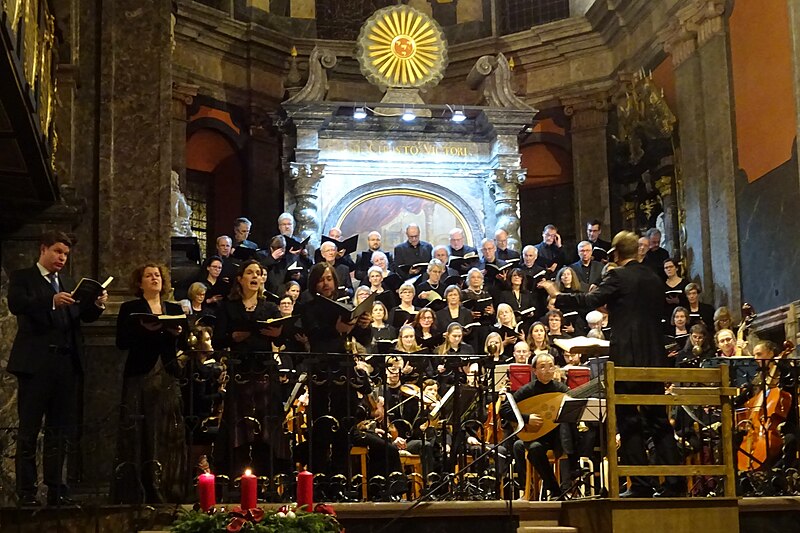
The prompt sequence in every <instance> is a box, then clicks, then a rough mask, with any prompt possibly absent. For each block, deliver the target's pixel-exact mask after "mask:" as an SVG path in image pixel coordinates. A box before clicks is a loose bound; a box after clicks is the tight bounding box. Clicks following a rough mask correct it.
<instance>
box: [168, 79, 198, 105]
mask: <svg viewBox="0 0 800 533" xmlns="http://www.w3.org/2000/svg"><path fill="white" fill-rule="evenodd" d="M199 90H200V86H199V85H194V84H192V83H179V82H172V98H173V99H175V100H178V101H180V102H183V103H184V104H185V105H187V106H188V105H192V102H193V101H194V97H195V96H197V91H199Z"/></svg>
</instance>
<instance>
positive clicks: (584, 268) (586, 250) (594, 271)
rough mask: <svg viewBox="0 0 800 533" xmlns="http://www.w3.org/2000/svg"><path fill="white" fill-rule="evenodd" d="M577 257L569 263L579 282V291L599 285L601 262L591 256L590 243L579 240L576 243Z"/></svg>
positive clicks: (601, 277) (601, 269) (585, 290)
mask: <svg viewBox="0 0 800 533" xmlns="http://www.w3.org/2000/svg"><path fill="white" fill-rule="evenodd" d="M578 257H580V259H579V260H578V261H575V262H574V263H572V264H571V265H570V268H571V269H572V270H573V271H574V272H575V274H576V275H577V276H578V281H580V283H581V291H583V292H589V290H590V289H593V288H594V287H597V286H598V285H600V280H602V279H603V264H602V263H600V261H595V260H594V257H592V243H590V242H589V241H581V242H579V243H578Z"/></svg>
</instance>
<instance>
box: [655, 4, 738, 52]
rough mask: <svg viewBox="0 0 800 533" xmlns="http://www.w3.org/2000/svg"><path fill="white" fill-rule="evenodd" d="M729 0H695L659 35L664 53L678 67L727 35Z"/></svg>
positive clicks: (679, 11) (677, 14)
mask: <svg viewBox="0 0 800 533" xmlns="http://www.w3.org/2000/svg"><path fill="white" fill-rule="evenodd" d="M724 13H725V0H692V1H691V2H690V3H689V4H688V5H686V6H684V7H682V8H680V9H679V10H678V11H677V12H676V13H675V16H674V17H673V18H671V19H670V21H669V23H668V24H667V26H666V28H664V29H663V30H661V31H660V32H659V34H658V38H659V41H660V42H661V43H662V46H663V47H664V51H665V52H667V53H668V54H670V56H672V64H673V65H675V66H676V67H677V66H678V65H680V64H681V63H683V62H684V61H686V60H687V59H688V58H689V57H691V55H692V54H693V53H694V51H695V50H697V48H698V47H699V46H702V45H703V44H704V43H706V42H707V41H708V40H709V39H711V38H712V37H713V36H715V35H719V34H721V33H723V31H724V29H725V26H724V19H723V17H722V15H723V14H724Z"/></svg>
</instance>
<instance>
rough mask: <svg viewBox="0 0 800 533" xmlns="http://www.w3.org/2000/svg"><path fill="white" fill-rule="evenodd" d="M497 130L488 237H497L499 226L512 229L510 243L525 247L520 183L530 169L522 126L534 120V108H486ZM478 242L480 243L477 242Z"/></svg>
mask: <svg viewBox="0 0 800 533" xmlns="http://www.w3.org/2000/svg"><path fill="white" fill-rule="evenodd" d="M484 113H486V117H487V119H488V120H489V123H490V124H491V125H492V127H493V128H494V131H495V139H494V143H493V144H492V162H493V166H494V169H492V170H491V171H490V173H489V176H488V177H487V181H486V185H487V189H488V190H489V197H488V201H489V202H491V203H492V204H493V207H494V209H493V211H494V213H493V216H490V215H491V211H492V206H491V205H486V213H487V215H486V222H485V227H486V237H488V238H490V239H493V238H494V234H495V232H496V231H497V230H499V229H504V230H506V232H507V233H508V247H509V248H510V249H512V250H517V251H521V250H522V247H521V246H520V231H519V225H520V221H519V185H520V184H521V183H523V182H524V181H525V176H526V174H527V169H524V168H522V167H521V166H520V165H521V162H522V159H521V157H520V155H519V139H518V134H519V132H520V130H521V129H522V128H523V127H524V126H526V125H529V124H531V123H532V122H533V116H534V115H535V113H536V110H535V109H533V108H525V107H521V108H499V109H489V110H486V111H484ZM476 244H478V243H476Z"/></svg>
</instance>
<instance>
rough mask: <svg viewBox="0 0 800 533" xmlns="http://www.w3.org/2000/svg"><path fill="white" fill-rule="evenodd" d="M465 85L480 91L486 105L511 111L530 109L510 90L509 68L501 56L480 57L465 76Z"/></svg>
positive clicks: (504, 58)
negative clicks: (511, 109) (510, 109)
mask: <svg viewBox="0 0 800 533" xmlns="http://www.w3.org/2000/svg"><path fill="white" fill-rule="evenodd" d="M467 84H468V85H469V86H470V88H471V89H473V90H480V91H481V92H482V93H483V99H484V100H485V102H486V105H489V106H491V107H505V108H513V109H532V108H531V107H530V106H529V105H528V104H526V103H525V102H523V101H522V100H521V99H520V98H519V97H518V96H517V95H516V94H514V90H513V89H512V88H511V66H510V65H509V63H508V61H507V60H506V57H505V56H504V55H503V54H497V55H496V56H488V55H487V56H482V57H481V58H479V59H478V61H476V62H475V66H474V67H472V70H471V71H470V73H469V74H468V75H467Z"/></svg>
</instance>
